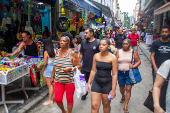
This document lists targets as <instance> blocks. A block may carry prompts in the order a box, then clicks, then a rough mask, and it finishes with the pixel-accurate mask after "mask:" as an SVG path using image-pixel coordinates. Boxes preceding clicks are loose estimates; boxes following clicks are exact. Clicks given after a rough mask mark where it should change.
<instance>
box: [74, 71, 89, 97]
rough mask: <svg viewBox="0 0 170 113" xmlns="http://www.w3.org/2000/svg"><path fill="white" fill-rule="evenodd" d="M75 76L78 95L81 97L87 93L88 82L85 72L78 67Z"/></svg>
mask: <svg viewBox="0 0 170 113" xmlns="http://www.w3.org/2000/svg"><path fill="white" fill-rule="evenodd" d="M73 78H74V85H75V90H76V95H77V97H78V98H80V97H82V96H83V95H85V94H86V92H87V84H86V81H85V78H84V74H81V73H80V71H79V70H78V69H77V68H76V71H75V72H74V77H73Z"/></svg>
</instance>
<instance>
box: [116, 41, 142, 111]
mask: <svg viewBox="0 0 170 113" xmlns="http://www.w3.org/2000/svg"><path fill="white" fill-rule="evenodd" d="M130 45H131V41H130V40H129V39H125V40H124V41H123V49H120V50H118V51H117V52H116V57H117V58H118V84H119V87H120V93H121V94H122V98H121V100H120V103H124V102H125V105H124V108H123V109H124V113H129V111H128V109H127V105H128V102H129V99H130V96H131V88H132V85H133V84H132V83H131V82H130V78H129V69H130V68H132V69H133V68H136V67H138V66H139V65H140V63H141V60H140V58H139V55H138V52H137V51H134V59H133V61H135V65H132V64H131V60H132V51H133V50H132V49H130ZM124 93H126V94H125V95H124Z"/></svg>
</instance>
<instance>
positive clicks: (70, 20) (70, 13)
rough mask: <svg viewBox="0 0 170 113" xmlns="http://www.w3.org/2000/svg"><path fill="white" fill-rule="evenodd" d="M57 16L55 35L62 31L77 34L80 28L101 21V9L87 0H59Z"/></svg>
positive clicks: (59, 34)
mask: <svg viewBox="0 0 170 113" xmlns="http://www.w3.org/2000/svg"><path fill="white" fill-rule="evenodd" d="M60 4H61V5H60V6H61V7H59V12H57V13H59V18H58V19H57V21H56V28H57V35H58V36H61V34H62V32H74V33H73V36H74V35H75V34H79V32H80V31H81V29H82V28H87V27H92V25H96V24H99V23H98V22H99V21H100V23H101V19H100V16H101V11H100V9H99V8H97V7H96V6H95V5H94V4H93V3H91V2H90V1H89V0H61V2H60Z"/></svg>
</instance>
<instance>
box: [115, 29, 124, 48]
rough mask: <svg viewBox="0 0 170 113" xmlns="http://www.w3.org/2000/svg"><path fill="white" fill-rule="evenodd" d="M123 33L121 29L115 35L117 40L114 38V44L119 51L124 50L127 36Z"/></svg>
mask: <svg viewBox="0 0 170 113" xmlns="http://www.w3.org/2000/svg"><path fill="white" fill-rule="evenodd" d="M122 32H123V28H120V29H119V31H118V33H116V34H115V38H114V44H116V45H115V47H116V48H117V49H118V50H119V49H122V48H123V47H122V44H123V40H124V39H126V36H125V35H124V34H123V33H122Z"/></svg>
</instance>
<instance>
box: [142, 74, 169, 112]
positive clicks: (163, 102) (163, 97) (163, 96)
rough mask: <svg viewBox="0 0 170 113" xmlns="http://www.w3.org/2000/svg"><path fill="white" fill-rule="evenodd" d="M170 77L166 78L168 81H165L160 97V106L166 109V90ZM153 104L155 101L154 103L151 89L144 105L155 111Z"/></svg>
mask: <svg viewBox="0 0 170 113" xmlns="http://www.w3.org/2000/svg"><path fill="white" fill-rule="evenodd" d="M169 78H170V74H169V75H168V79H169ZM168 79H166V81H165V82H164V84H163V85H162V87H161V91H160V98H159V103H160V106H161V108H162V109H163V110H164V111H166V91H167V87H168V82H169V80H168ZM153 105H154V103H153V97H152V91H149V95H148V97H147V98H146V100H145V102H144V106H145V107H147V108H148V109H150V110H151V111H153V112H154V106H153Z"/></svg>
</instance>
